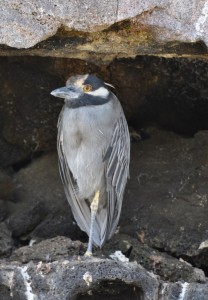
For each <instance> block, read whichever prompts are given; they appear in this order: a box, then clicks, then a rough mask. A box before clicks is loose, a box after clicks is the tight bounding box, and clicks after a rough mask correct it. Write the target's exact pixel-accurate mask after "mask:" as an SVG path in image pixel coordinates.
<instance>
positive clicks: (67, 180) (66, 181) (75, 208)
mask: <svg viewBox="0 0 208 300" xmlns="http://www.w3.org/2000/svg"><path fill="white" fill-rule="evenodd" d="M64 109H65V107H63V109H62V111H61V113H60V116H59V120H58V138H57V150H58V156H59V171H60V175H61V179H62V182H63V186H64V190H65V194H66V197H67V200H68V202H69V204H70V206H71V209H72V213H73V215H74V217H75V219H76V222H77V224H78V225H79V227H80V228H81V229H82V230H83V231H86V232H88V229H89V219H90V208H89V206H88V205H87V203H86V202H85V201H82V202H81V201H79V198H78V196H77V192H76V189H77V185H76V181H75V180H74V178H73V175H72V173H71V171H70V168H69V166H68V163H67V159H66V156H65V152H64V145H63V136H62V117H63V112H64Z"/></svg>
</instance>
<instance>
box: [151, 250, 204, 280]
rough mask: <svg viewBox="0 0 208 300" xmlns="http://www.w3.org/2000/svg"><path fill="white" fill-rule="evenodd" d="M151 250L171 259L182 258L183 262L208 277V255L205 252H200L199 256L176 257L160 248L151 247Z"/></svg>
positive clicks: (174, 254)
mask: <svg viewBox="0 0 208 300" xmlns="http://www.w3.org/2000/svg"><path fill="white" fill-rule="evenodd" d="M151 247H152V249H155V250H157V251H159V252H161V253H165V254H167V255H169V256H171V257H173V258H176V259H180V258H182V259H183V260H184V261H185V262H187V263H189V264H190V265H191V266H192V267H193V268H198V269H201V270H202V271H203V272H204V274H205V276H206V277H208V255H207V252H202V253H200V254H199V255H195V256H194V255H193V256H192V257H191V256H187V255H183V254H181V255H177V254H176V253H173V252H171V251H167V250H165V249H163V248H160V247H154V246H151Z"/></svg>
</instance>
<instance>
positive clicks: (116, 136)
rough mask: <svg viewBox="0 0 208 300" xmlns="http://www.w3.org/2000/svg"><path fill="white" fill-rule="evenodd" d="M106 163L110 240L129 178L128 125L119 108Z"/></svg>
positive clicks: (106, 155)
mask: <svg viewBox="0 0 208 300" xmlns="http://www.w3.org/2000/svg"><path fill="white" fill-rule="evenodd" d="M104 161H105V162H106V165H105V166H106V168H105V169H106V171H105V174H106V183H107V193H108V221H107V233H106V238H107V239H110V238H111V236H112V235H113V233H114V231H115V229H116V226H117V224H118V221H119V217H120V213H121V207H122V201H123V193H124V189H125V186H126V182H127V178H128V176H129V162H130V137H129V131H128V125H127V122H126V119H125V116H124V113H123V110H122V108H121V113H120V116H119V118H118V120H117V122H116V124H115V127H114V130H113V134H112V137H111V141H110V144H109V147H108V149H107V150H106V153H105V155H104Z"/></svg>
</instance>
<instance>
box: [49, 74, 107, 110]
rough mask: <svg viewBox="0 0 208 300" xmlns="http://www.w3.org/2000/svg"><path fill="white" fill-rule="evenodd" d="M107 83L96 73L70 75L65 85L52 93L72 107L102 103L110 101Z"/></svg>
mask: <svg viewBox="0 0 208 300" xmlns="http://www.w3.org/2000/svg"><path fill="white" fill-rule="evenodd" d="M107 86H111V87H113V86H112V85H110V84H108V83H105V82H104V81H103V80H101V79H99V78H98V77H97V76H94V75H89V74H86V75H77V76H72V77H70V78H69V79H68V80H67V82H66V86H65V87H61V88H58V89H56V90H54V91H52V92H51V95H53V96H55V97H59V98H64V99H65V102H66V105H67V106H68V107H70V108H78V107H81V106H90V105H102V104H105V103H107V102H108V101H110V93H111V92H110V91H109V90H108V88H107Z"/></svg>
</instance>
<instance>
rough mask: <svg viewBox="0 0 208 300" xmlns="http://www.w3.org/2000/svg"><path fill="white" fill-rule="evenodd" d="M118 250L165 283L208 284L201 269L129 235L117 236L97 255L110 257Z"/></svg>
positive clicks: (98, 251)
mask: <svg viewBox="0 0 208 300" xmlns="http://www.w3.org/2000/svg"><path fill="white" fill-rule="evenodd" d="M117 250H120V251H122V253H124V254H125V255H127V256H128V257H129V260H130V261H136V262H137V263H138V264H140V265H142V266H143V267H144V268H145V269H146V270H148V271H149V272H153V273H154V274H157V275H159V276H160V278H161V279H162V280H164V281H171V282H177V281H184V282H206V277H205V274H204V272H203V271H202V270H201V269H198V268H194V267H193V266H192V265H191V264H190V263H188V262H187V261H185V260H182V259H180V260H179V259H177V258H175V257H173V256H171V255H168V254H167V253H165V252H160V251H158V250H156V249H154V248H152V247H150V246H148V245H147V244H144V243H142V242H140V241H138V239H135V238H131V237H130V236H129V235H125V234H119V233H117V234H115V235H114V237H113V238H112V239H111V240H110V241H109V242H108V243H107V244H106V245H105V247H104V248H103V249H102V250H101V251H100V250H97V252H96V253H98V255H101V253H102V254H104V255H105V256H106V257H108V256H109V255H110V254H111V253H112V252H115V251H117Z"/></svg>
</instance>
